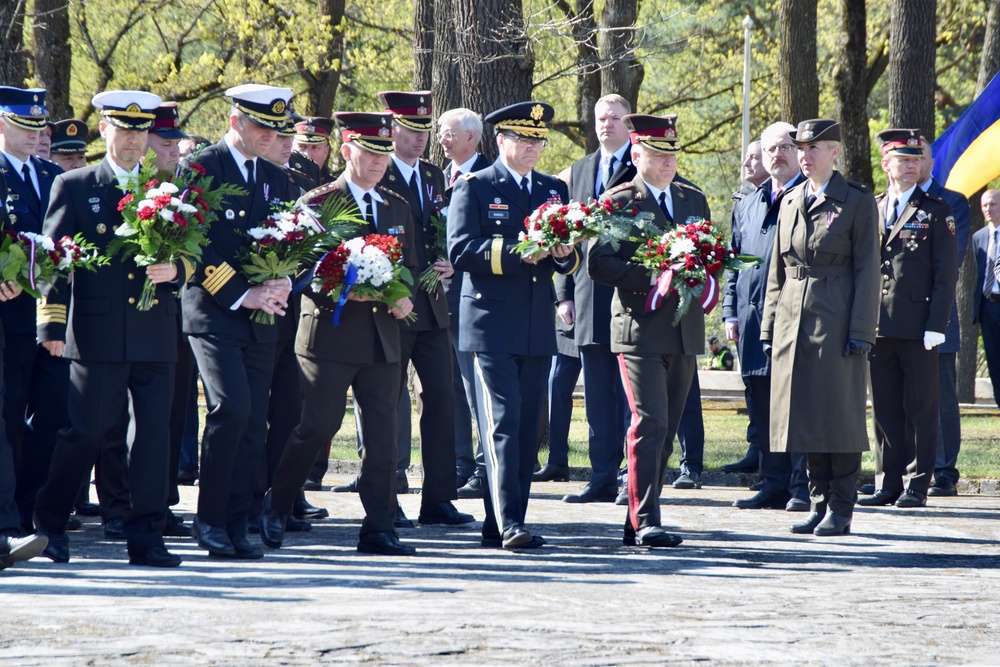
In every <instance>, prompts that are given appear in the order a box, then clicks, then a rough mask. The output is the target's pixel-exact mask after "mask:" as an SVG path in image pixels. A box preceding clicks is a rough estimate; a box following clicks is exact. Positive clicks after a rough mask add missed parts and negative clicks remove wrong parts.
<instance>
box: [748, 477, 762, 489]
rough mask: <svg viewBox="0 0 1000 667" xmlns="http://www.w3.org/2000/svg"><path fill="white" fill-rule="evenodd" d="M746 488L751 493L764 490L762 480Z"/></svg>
mask: <svg viewBox="0 0 1000 667" xmlns="http://www.w3.org/2000/svg"><path fill="white" fill-rule="evenodd" d="M747 488H748V489H750V490H751V491H760V490H761V489H763V488H764V480H762V479H759V480H757V481H756V482H754V483H753V484H751V485H750V486H748V487H747Z"/></svg>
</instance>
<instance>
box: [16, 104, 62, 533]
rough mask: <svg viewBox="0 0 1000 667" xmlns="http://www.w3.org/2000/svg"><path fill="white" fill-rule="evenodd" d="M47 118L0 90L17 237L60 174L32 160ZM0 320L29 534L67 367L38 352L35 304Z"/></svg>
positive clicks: (35, 224) (41, 210) (38, 107)
mask: <svg viewBox="0 0 1000 667" xmlns="http://www.w3.org/2000/svg"><path fill="white" fill-rule="evenodd" d="M47 118H48V111H47V110H46V108H45V91H44V90H42V89H41V88H33V89H29V90H22V89H19V88H9V87H0V174H3V176H4V178H5V179H6V181H7V187H8V194H7V196H6V197H5V202H6V205H7V212H8V214H9V216H10V217H9V224H10V225H11V226H12V227H13V229H16V230H17V231H22V232H31V233H34V234H40V233H41V232H42V222H43V220H44V218H45V209H46V208H47V207H48V205H49V192H50V191H51V189H52V183H53V181H54V180H55V178H56V176H58V175H59V174H61V173H62V172H63V170H62V169H61V168H60V167H59V166H58V165H56V164H53V163H52V162H49V161H48V160H44V159H42V158H39V157H35V153H36V151H37V148H38V141H39V139H40V138H41V132H42V128H44V127H46V120H47ZM0 320H2V321H3V327H4V333H5V334H6V346H5V347H4V385H5V391H6V395H5V398H4V415H3V417H4V421H5V424H6V434H7V442H9V443H10V446H11V447H13V448H14V449H15V451H17V452H19V456H18V457H15V458H16V460H19V465H18V471H17V496H16V497H17V504H18V508H19V510H20V511H21V518H22V523H23V525H24V526H25V527H30V526H31V515H32V513H33V512H34V507H35V494H36V493H37V492H38V489H39V488H41V486H42V484H43V483H44V482H45V475H46V474H47V473H48V469H49V461H50V460H51V459H52V448H53V446H54V445H55V440H56V433H57V432H58V431H59V429H61V428H65V427H66V426H68V425H69V417H68V416H67V414H66V396H67V393H68V387H69V362H68V361H67V360H65V359H61V358H57V357H53V356H52V355H50V354H49V353H48V352H47V351H46V350H45V349H44V348H41V347H39V346H38V342H37V340H36V333H35V329H36V325H35V300H34V299H32V298H31V297H30V296H22V297H21V298H19V299H16V300H12V301H9V302H6V303H2V304H0Z"/></svg>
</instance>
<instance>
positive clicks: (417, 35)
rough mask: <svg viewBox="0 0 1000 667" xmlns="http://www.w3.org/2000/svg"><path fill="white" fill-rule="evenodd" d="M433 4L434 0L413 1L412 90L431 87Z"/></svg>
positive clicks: (432, 68)
mask: <svg viewBox="0 0 1000 667" xmlns="http://www.w3.org/2000/svg"><path fill="white" fill-rule="evenodd" d="M434 4H435V0H416V1H415V2H414V3H413V89H414V90H430V89H431V84H432V79H433V72H434ZM442 4H444V3H442Z"/></svg>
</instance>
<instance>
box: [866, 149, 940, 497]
mask: <svg viewBox="0 0 1000 667" xmlns="http://www.w3.org/2000/svg"><path fill="white" fill-rule="evenodd" d="M876 139H877V140H878V142H879V145H880V146H881V148H882V169H884V170H885V172H886V175H887V176H888V181H889V184H888V189H887V190H886V192H885V193H884V194H883V195H881V196H880V197H878V198H876V201H877V202H878V205H879V206H878V210H879V214H880V215H879V217H880V220H879V230H880V232H881V236H882V243H881V252H882V307H881V311H880V313H879V319H878V331H877V337H876V339H875V347H874V348H873V349H872V351H871V355H870V356H869V363H870V364H871V384H872V412H873V413H874V418H875V443H876V448H875V480H876V490H875V494H874V495H871V496H867V497H865V498H861V499H860V500H858V504H859V505H868V506H876V505H891V504H893V503H895V505H896V507H909V508H912V507H922V506H924V505H926V504H927V490H928V488H929V487H930V483H931V475H932V474H933V472H934V464H935V462H936V461H937V446H938V353H937V350H936V349H935V348H936V347H937V346H938V345H940V344H941V343H943V342H944V340H945V333H944V332H945V329H946V328H947V326H948V318H949V317H950V315H951V307H952V304H953V302H954V300H955V283H956V282H957V280H958V243H957V241H956V240H955V231H956V229H955V217H954V214H953V212H952V210H951V206H949V205H948V204H947V203H946V202H945V201H944V200H943V199H941V198H940V197H937V196H935V195H932V194H930V193H927V192H924V191H923V190H922V189H921V188H920V187H919V186H918V185H917V179H919V178H920V163H921V160H922V157H923V150H922V143H923V142H922V141H921V138H920V131H919V130H905V129H889V130H883V131H882V132H879V133H878V134H877V135H876ZM904 482H905V488H904Z"/></svg>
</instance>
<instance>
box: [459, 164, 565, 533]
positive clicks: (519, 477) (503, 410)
mask: <svg viewBox="0 0 1000 667" xmlns="http://www.w3.org/2000/svg"><path fill="white" fill-rule="evenodd" d="M546 201H558V202H560V203H566V202H568V201H569V192H568V191H567V188H566V185H565V183H563V182H561V181H559V180H557V179H555V178H553V177H552V176H548V175H546V174H540V173H538V172H534V171H533V172H531V195H530V198H529V197H528V196H527V195H525V194H524V193H523V192H522V191H521V190H520V188H519V186H518V184H517V183H515V182H514V180H513V178H512V177H511V174H510V172H509V171H508V170H507V168H506V167H505V166H504V165H503V163H502V162H501V161H500V160H497V161H496V162H494V163H493V165H492V166H490V167H488V168H486V169H483V170H482V171H477V172H474V173H472V174H467V175H464V176H462V177H461V178H460V179H459V180H458V181H457V182H456V183H455V187H454V189H453V191H452V196H451V207H450V209H449V214H448V222H449V224H448V252H449V255H450V259H451V263H452V264H453V265H454V267H455V270H456V271H462V272H464V274H465V275H464V277H463V281H462V282H463V284H462V296H461V303H460V306H459V319H460V322H461V326H460V329H459V341H458V345H459V349H461V350H465V351H469V352H474V353H475V367H476V379H477V383H476V384H477V387H476V394H477V400H478V403H479V405H478V408H479V409H478V412H479V414H478V415H477V418H478V419H479V420H480V422H479V423H480V424H481V425H482V426H481V427H480V428H481V432H483V433H485V434H486V435H487V437H486V438H485V442H484V443H483V450H484V452H485V455H486V472H487V475H486V480H487V488H488V493H486V494H484V505H485V507H486V520H485V521H484V522H483V537H485V538H491V539H493V538H498V537H500V534H501V533H502V531H505V530H508V529H510V528H512V527H514V526H518V525H522V524H523V523H524V516H525V513H526V511H527V507H528V493H529V491H530V488H531V472H532V467H533V464H534V460H535V452H534V448H535V434H536V431H537V427H538V418H539V414H540V411H541V406H542V398H543V395H544V391H545V380H546V375H547V373H548V368H549V361H550V359H551V357H552V355H554V354H555V353H556V334H555V320H554V317H553V314H552V308H553V304H554V303H555V291H554V288H553V285H552V272H553V270H555V271H558V272H559V273H571V272H573V271H574V270H576V268H577V266H578V265H579V255H578V253H577V252H576V251H574V252H573V254H571V255H569V256H568V257H566V258H565V259H563V260H556V259H554V258H552V257H548V258H546V259H544V260H541V261H539V262H538V263H537V264H535V265H532V264H528V263H526V262H523V261H521V257H520V256H519V255H517V254H514V253H512V252H511V248H513V247H514V245H515V244H516V243H517V236H518V234H519V233H520V232H522V231H524V219H525V217H527V216H528V215H530V214H531V212H532V211H533V210H534V209H535V208H537V207H538V206H540V205H542V204H544V203H545V202H546Z"/></svg>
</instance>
